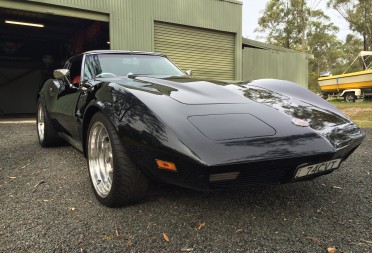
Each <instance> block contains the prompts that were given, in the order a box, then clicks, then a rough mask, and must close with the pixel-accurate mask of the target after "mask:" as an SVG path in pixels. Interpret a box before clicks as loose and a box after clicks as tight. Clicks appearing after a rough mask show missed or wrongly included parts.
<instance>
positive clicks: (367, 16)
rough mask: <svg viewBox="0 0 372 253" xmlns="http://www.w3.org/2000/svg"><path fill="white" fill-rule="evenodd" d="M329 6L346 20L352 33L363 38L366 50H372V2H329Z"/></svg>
mask: <svg viewBox="0 0 372 253" xmlns="http://www.w3.org/2000/svg"><path fill="white" fill-rule="evenodd" d="M328 6H330V7H332V8H333V9H335V10H336V11H337V12H338V13H340V14H341V16H343V17H344V18H345V20H346V21H347V22H348V23H349V27H350V29H351V30H352V31H354V32H357V33H359V34H360V35H361V36H362V37H363V42H364V43H363V48H364V50H366V51H368V50H372V14H371V13H372V1H371V0H329V1H328Z"/></svg>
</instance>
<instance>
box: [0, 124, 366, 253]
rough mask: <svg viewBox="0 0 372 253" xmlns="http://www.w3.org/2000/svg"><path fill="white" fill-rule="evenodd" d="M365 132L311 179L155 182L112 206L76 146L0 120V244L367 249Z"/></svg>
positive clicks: (34, 248)
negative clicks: (336, 166)
mask: <svg viewBox="0 0 372 253" xmlns="http://www.w3.org/2000/svg"><path fill="white" fill-rule="evenodd" d="M366 132H367V138H366V140H365V141H364V143H363V144H362V146H361V147H359V149H358V150H357V151H356V152H355V153H354V154H353V155H352V156H351V157H350V158H349V160H347V161H346V162H345V163H344V164H343V165H342V166H341V168H340V170H338V171H336V172H334V173H332V174H330V175H328V176H324V177H321V178H319V179H316V180H314V181H311V182H304V183H296V184H289V185H282V186H262V187H254V188H249V189H244V190H230V191H217V192H196V191H191V190H187V189H183V188H178V187H174V186H168V185H153V186H151V190H150V192H149V194H148V196H147V198H146V199H145V200H144V201H142V202H141V203H139V204H136V205H133V206H128V207H124V208H119V209H109V208H106V207H103V206H102V205H100V204H99V203H98V202H97V201H96V200H95V197H94V195H93V192H92V190H91V188H90V184H89V181H88V180H89V178H88V171H87V165H86V161H85V159H84V157H83V155H82V154H81V153H79V152H78V151H77V150H75V149H74V148H72V147H70V146H64V147H59V148H48V149H44V148H41V147H40V146H39V144H38V141H37V137H36V131H35V125H34V124H0V136H1V139H0V180H1V181H0V193H1V194H0V203H1V209H0V252H327V250H326V249H327V248H328V247H335V248H336V250H337V251H336V252H337V253H338V252H350V253H351V252H357V253H359V252H372V180H371V179H372V167H371V165H372V129H367V130H366ZM166 239H169V241H167V240H166Z"/></svg>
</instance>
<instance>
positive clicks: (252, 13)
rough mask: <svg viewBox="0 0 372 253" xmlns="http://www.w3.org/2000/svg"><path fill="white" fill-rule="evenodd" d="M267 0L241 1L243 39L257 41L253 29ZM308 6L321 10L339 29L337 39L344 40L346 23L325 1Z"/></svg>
mask: <svg viewBox="0 0 372 253" xmlns="http://www.w3.org/2000/svg"><path fill="white" fill-rule="evenodd" d="M267 2H269V0H243V37H246V38H249V39H253V40H259V41H262V42H265V41H264V40H262V39H258V38H257V35H258V34H257V33H254V29H255V28H257V26H258V25H257V22H258V18H259V17H260V16H262V14H263V10H264V9H265V6H266V4H267ZM307 2H308V4H309V6H317V9H322V10H323V11H324V13H326V14H327V15H328V16H329V17H330V18H331V20H332V22H333V23H334V24H335V25H336V26H338V27H339V28H340V31H339V33H338V34H337V37H338V38H339V39H340V40H343V41H344V40H345V38H346V35H347V34H348V33H350V30H349V27H348V24H347V22H346V21H345V20H344V19H343V17H341V16H340V14H338V13H337V12H336V11H335V10H333V9H327V0H307Z"/></svg>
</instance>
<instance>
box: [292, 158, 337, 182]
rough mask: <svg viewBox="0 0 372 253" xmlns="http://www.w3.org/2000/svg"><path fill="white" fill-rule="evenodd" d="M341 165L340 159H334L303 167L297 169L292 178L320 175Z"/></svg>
mask: <svg viewBox="0 0 372 253" xmlns="http://www.w3.org/2000/svg"><path fill="white" fill-rule="evenodd" d="M340 164H341V159H335V160H332V161H327V162H322V163H317V164H312V165H307V166H304V167H299V168H298V169H297V172H296V174H295V176H294V178H300V177H306V176H310V175H314V174H318V173H322V172H324V171H327V170H334V169H337V168H338V167H339V166H340Z"/></svg>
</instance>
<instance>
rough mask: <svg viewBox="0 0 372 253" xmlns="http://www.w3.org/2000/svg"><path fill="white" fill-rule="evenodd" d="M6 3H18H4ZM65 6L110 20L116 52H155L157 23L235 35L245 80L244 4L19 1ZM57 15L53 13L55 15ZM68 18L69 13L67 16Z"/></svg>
mask: <svg viewBox="0 0 372 253" xmlns="http://www.w3.org/2000/svg"><path fill="white" fill-rule="evenodd" d="M2 2H9V3H11V2H14V1H10V0H0V6H1V5H2ZM16 2H17V3H19V4H22V5H24V6H27V5H29V6H30V5H32V4H33V3H34V4H35V3H39V4H43V5H45V6H48V5H49V6H64V7H65V8H70V10H71V12H74V11H76V9H80V10H88V11H90V12H102V13H107V14H108V15H109V17H110V42H111V44H110V45H111V48H112V49H127V50H143V51H154V48H155V47H154V40H153V39H154V22H155V21H163V22H169V23H175V24H181V25H188V26H195V27H201V28H207V29H213V30H220V31H225V32H231V33H234V34H235V36H236V40H235V78H236V79H241V64H242V46H241V45H242V4H241V2H239V1H227V0H226V1H224V0H29V1H16ZM51 14H53V12H52V13H51ZM66 15H67V14H66Z"/></svg>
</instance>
